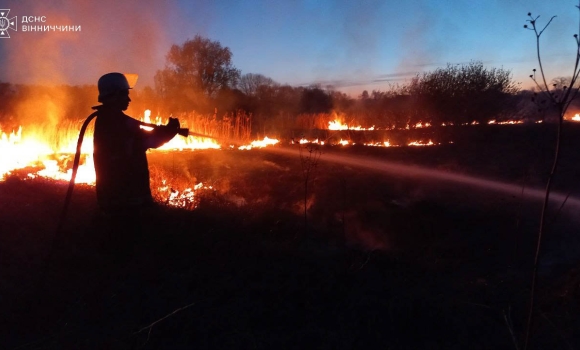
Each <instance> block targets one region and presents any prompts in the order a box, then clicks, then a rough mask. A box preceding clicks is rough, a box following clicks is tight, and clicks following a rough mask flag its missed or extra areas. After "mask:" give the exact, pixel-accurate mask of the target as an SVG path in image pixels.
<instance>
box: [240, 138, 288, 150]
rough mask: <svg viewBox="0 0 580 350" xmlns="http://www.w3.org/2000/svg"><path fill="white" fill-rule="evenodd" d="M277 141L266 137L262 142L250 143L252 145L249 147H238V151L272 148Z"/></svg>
mask: <svg viewBox="0 0 580 350" xmlns="http://www.w3.org/2000/svg"><path fill="white" fill-rule="evenodd" d="M278 142H280V141H278V140H277V139H271V138H269V137H268V136H266V137H264V139H263V140H256V141H252V143H250V144H249V145H245V146H240V147H238V149H240V150H250V149H252V148H264V147H266V146H273V145H275V144H277V143H278Z"/></svg>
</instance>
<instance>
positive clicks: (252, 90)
mask: <svg viewBox="0 0 580 350" xmlns="http://www.w3.org/2000/svg"><path fill="white" fill-rule="evenodd" d="M276 85H278V84H277V83H276V82H275V81H274V80H272V79H271V78H268V77H266V76H264V75H262V74H254V73H247V74H244V75H242V77H241V78H240V82H239V84H238V88H239V89H240V90H241V91H242V92H243V93H244V94H246V95H248V96H255V95H256V94H257V93H258V90H259V88H260V87H262V86H267V87H272V86H276Z"/></svg>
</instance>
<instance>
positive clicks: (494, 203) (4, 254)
mask: <svg viewBox="0 0 580 350" xmlns="http://www.w3.org/2000/svg"><path fill="white" fill-rule="evenodd" d="M502 130H515V129H502ZM518 130H519V129H518ZM510 132H511V131H508V132H505V133H504V134H497V133H495V134H494V135H495V136H496V137H494V138H489V137H483V136H482V137H481V139H480V140H477V142H469V143H466V142H455V143H453V144H447V145H443V146H439V147H431V148H397V149H380V148H369V147H356V146H355V147H350V148H336V147H326V148H322V149H321V151H322V154H321V157H320V160H319V161H318V162H317V166H316V168H315V169H314V171H313V173H312V174H311V177H310V182H309V184H308V190H307V191H306V203H307V206H308V211H307V217H306V219H305V217H304V209H303V208H304V198H305V197H304V196H305V187H304V177H303V172H302V167H301V158H300V156H299V151H298V146H293V148H289V149H291V150H294V152H295V154H294V156H292V155H287V154H281V153H279V152H271V151H267V150H266V151H262V150H252V151H250V152H241V151H197V152H180V153H178V152H171V153H151V154H150V156H149V159H150V168H151V175H152V184H157V183H158V181H159V180H160V179H161V178H165V179H169V182H170V183H171V184H174V185H175V187H176V188H177V187H180V186H181V187H183V186H191V185H193V184H197V183H199V182H203V183H204V184H205V185H206V186H210V185H211V186H212V188H211V189H209V188H207V189H204V190H200V191H198V192H197V197H198V203H197V205H198V206H197V208H196V209H195V210H183V209H176V208H170V207H167V206H165V205H163V204H160V205H159V206H158V207H156V208H153V209H151V210H149V211H147V212H146V213H143V215H142V217H141V219H140V224H139V225H133V226H131V229H127V230H125V231H124V232H119V230H112V229H110V228H108V227H109V225H110V222H109V221H108V219H107V218H104V217H102V216H99V215H98V213H97V210H96V205H95V198H94V190H93V188H91V187H86V186H77V187H76V189H75V194H74V197H73V201H72V205H71V209H70V212H69V213H68V216H67V221H66V225H65V227H64V230H63V231H62V232H61V234H60V236H59V237H60V238H61V240H59V241H58V244H53V242H54V236H55V229H56V226H57V221H58V216H59V215H60V210H61V208H62V204H63V200H64V194H65V192H66V184H63V183H60V182H54V181H49V180H43V179H35V180H21V179H20V178H21V177H20V176H19V175H20V174H17V175H16V176H14V177H12V178H9V179H7V181H5V182H2V183H0V232H1V234H0V275H1V279H0V307H1V314H2V317H1V318H0V348H2V349H67V348H69V349H91V348H94V349H104V348H114V349H115V348H118V349H128V348H140V349H157V348H167V349H181V348H187V349H189V348H202V349H203V348H209V349H213V348H244V349H245V348H249V349H252V348H255V349H272V348H305V347H308V348H329V349H368V348H380V349H416V348H429V349H465V348H470V349H515V348H516V347H515V345H514V340H513V339H514V338H515V339H516V342H517V343H518V344H519V345H520V346H521V341H522V338H523V332H524V330H525V321H526V317H527V314H526V311H527V308H528V303H529V282H530V276H531V265H532V261H533V253H534V249H535V236H536V232H537V227H538V223H539V214H540V209H541V203H540V202H539V201H538V200H532V199H529V198H525V197H522V196H518V195H514V194H513V193H509V194H507V193H500V192H494V191H491V190H489V189H482V188H475V187H468V186H465V185H460V184H457V183H453V182H442V181H438V180H433V179H429V177H410V176H408V174H405V173H401V174H388V173H384V172H379V171H373V170H370V169H361V168H357V167H353V166H349V165H345V164H341V163H336V162H327V161H325V157H326V158H330V155H347V156H356V157H360V158H361V159H363V158H364V159H369V158H370V159H373V161H377V162H384V161H396V162H402V163H405V164H414V165H423V166H427V167H429V168H432V169H437V170H444V171H452V172H454V173H461V174H472V175H474V174H475V175H476V176H478V177H483V178H486V179H493V180H502V181H506V182H510V183H514V184H516V185H517V186H522V187H524V188H528V187H530V186H532V187H534V186H538V185H541V184H542V182H543V180H544V179H545V176H546V172H547V170H546V169H549V164H550V156H551V151H552V150H551V149H550V147H551V146H550V143H549V142H548V141H549V137H545V138H541V137H540V138H538V137H537V136H534V137H531V138H530V139H528V140H527V141H526V142H521V140H522V138H521V137H519V136H518V137H514V136H513V134H512V135H511V136H510ZM534 132H538V131H537V130H536V131H534ZM546 140H548V141H546ZM567 140H568V141H567V142H568V143H567V144H566V148H565V149H566V152H565V154H564V155H563V156H564V159H563V161H562V168H561V169H560V173H559V174H561V175H560V177H559V178H558V181H557V182H556V184H555V186H556V188H557V189H558V190H559V191H561V192H562V193H564V194H568V193H570V194H571V195H572V196H576V197H580V191H578V184H577V183H576V181H575V179H577V178H578V176H577V175H578V173H579V169H580V166H578V165H576V163H577V161H576V160H577V154H578V153H577V150H578V149H580V148H577V147H576V145H575V144H574V142H573V141H572V140H580V139H579V138H572V137H571V138H570V139H567ZM304 151H305V150H304V149H303V153H302V154H303V157H302V160H304V159H305V158H304V157H307V156H308V155H309V154H310V153H308V152H307V150H306V152H304ZM316 152H317V151H315V152H314V153H316ZM571 198H572V197H571ZM559 205H560V203H554V204H553V205H552V206H551V209H550V215H549V220H548V231H547V234H546V238H545V241H544V250H543V251H544V254H543V255H542V260H541V266H540V280H539V292H538V298H537V312H536V315H535V322H534V328H533V329H534V333H533V337H532V341H531V346H530V348H532V349H556V348H562V349H576V348H578V344H580V320H579V318H578V316H577V315H578V314H579V312H580V263H579V261H580V253H578V252H580V249H579V248H580V242H579V241H580V237H579V235H578V226H579V225H580V223H579V222H578V215H577V212H578V209H579V208H578V207H577V206H575V205H574V202H573V201H572V199H569V202H568V203H567V204H566V205H564V207H563V209H562V210H559V209H558V208H559ZM108 232H114V233H113V235H114V237H116V238H118V237H126V239H121V240H119V239H107V238H106V237H107V233H108ZM512 332H513V333H512Z"/></svg>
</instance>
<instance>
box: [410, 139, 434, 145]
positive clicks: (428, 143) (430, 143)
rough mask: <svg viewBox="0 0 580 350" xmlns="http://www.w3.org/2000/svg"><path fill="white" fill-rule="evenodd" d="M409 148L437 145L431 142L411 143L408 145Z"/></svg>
mask: <svg viewBox="0 0 580 350" xmlns="http://www.w3.org/2000/svg"><path fill="white" fill-rule="evenodd" d="M407 145H408V146H433V145H435V143H433V141H431V140H429V141H428V142H427V143H424V142H422V141H412V142H409V143H408V144H407Z"/></svg>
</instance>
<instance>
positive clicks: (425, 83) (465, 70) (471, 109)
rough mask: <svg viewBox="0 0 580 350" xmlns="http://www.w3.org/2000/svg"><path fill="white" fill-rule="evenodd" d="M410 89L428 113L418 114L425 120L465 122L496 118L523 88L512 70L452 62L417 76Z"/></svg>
mask: <svg viewBox="0 0 580 350" xmlns="http://www.w3.org/2000/svg"><path fill="white" fill-rule="evenodd" d="M409 91H410V94H411V95H413V97H414V98H416V99H417V104H418V105H421V107H422V108H423V109H424V110H425V112H426V114H424V115H423V116H418V117H419V118H421V119H424V120H421V121H423V122H425V121H429V122H431V123H433V124H440V123H449V122H452V123H458V124H461V123H470V122H472V121H478V122H487V121H489V120H490V119H495V118H496V117H497V115H498V114H499V113H501V112H503V111H505V109H506V108H509V107H513V106H511V104H512V102H513V99H512V98H511V96H512V95H513V94H515V93H516V92H518V91H519V87H518V86H517V84H516V83H515V82H513V81H512V79H511V73H510V71H508V70H504V69H500V68H485V67H484V66H483V63H481V62H478V61H474V62H470V63H469V64H465V65H452V64H448V65H447V67H446V68H438V69H436V70H435V71H434V72H427V73H423V75H417V76H416V77H415V78H413V80H412V81H411V84H410V86H409ZM417 121H419V120H417ZM417 121H412V122H413V123H414V122H417Z"/></svg>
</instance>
